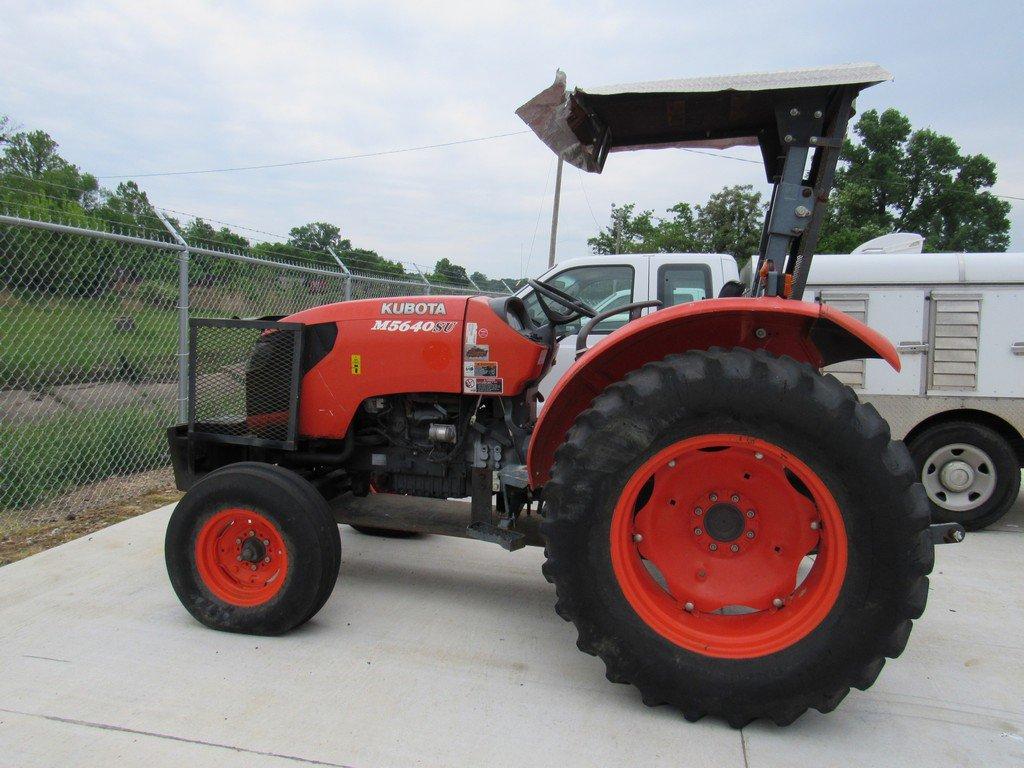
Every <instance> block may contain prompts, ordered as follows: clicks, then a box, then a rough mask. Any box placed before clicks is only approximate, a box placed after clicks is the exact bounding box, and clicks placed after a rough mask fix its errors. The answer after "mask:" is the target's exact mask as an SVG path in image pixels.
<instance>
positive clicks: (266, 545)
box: [263, 539, 270, 547]
mask: <svg viewBox="0 0 1024 768" xmlns="http://www.w3.org/2000/svg"><path fill="white" fill-rule="evenodd" d="M263 546H264V547H269V546H270V539H264V540H263Z"/></svg>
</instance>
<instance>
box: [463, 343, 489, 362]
mask: <svg viewBox="0 0 1024 768" xmlns="http://www.w3.org/2000/svg"><path fill="white" fill-rule="evenodd" d="M490 356H491V348H490V347H489V346H487V345H486V344H467V345H466V351H465V352H464V353H463V359H465V360H486V359H487V358H488V357H490Z"/></svg>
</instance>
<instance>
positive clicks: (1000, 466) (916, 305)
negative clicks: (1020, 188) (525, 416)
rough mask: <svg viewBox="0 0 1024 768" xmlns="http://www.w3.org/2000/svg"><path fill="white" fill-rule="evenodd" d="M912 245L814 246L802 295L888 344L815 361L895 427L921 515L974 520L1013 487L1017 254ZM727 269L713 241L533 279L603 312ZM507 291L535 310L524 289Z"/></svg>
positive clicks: (1023, 264) (571, 338)
mask: <svg viewBox="0 0 1024 768" xmlns="http://www.w3.org/2000/svg"><path fill="white" fill-rule="evenodd" d="M915 238H916V240H915ZM920 249H921V239H920V237H918V236H914V235H906V234H900V235H894V236H887V237H886V238H882V239H880V240H879V241H872V242H869V243H865V244H864V245H863V246H861V247H860V248H858V249H857V250H856V251H855V252H854V253H851V254H836V255H830V254H825V255H819V256H815V257H814V261H813V266H812V267H811V272H810V277H809V279H808V283H807V290H806V292H805V294H804V299H805V300H807V301H821V302H825V303H827V304H832V305H834V306H835V307H836V308H837V309H841V310H842V311H844V312H846V313H848V314H850V315H853V316H854V317H856V318H857V319H859V320H863V321H864V322H866V323H867V324H868V325H870V326H871V327H872V328H874V329H875V330H877V331H879V332H880V333H881V334H882V335H883V336H885V337H886V338H889V339H892V340H893V342H894V343H896V344H897V349H898V350H899V352H900V355H901V358H902V363H903V366H902V370H901V371H900V372H899V373H897V372H896V371H894V370H893V369H892V368H890V367H889V366H888V365H887V364H886V363H885V362H884V361H881V360H856V361H852V362H849V363H840V364H839V365H836V366H832V367H830V368H828V369H826V370H827V371H829V372H830V373H832V374H833V375H835V376H836V377H837V378H839V379H840V380H841V381H843V382H844V383H846V384H849V385H850V386H851V387H853V389H854V390H855V391H856V392H857V393H858V395H859V396H860V397H861V399H862V400H865V401H867V402H870V403H871V404H873V405H874V406H875V407H876V408H877V409H878V411H879V412H880V413H881V414H882V416H883V417H884V418H885V419H886V421H888V422H889V425H890V427H891V429H892V434H893V437H896V438H901V439H903V440H905V441H906V443H907V446H908V448H909V449H910V452H911V454H912V455H913V456H914V459H915V461H916V462H917V464H918V467H919V468H920V471H921V482H922V484H923V485H924V487H925V490H926V491H927V492H928V496H929V498H930V499H931V502H932V513H933V517H934V519H935V520H936V521H941V522H958V523H961V524H963V525H964V526H965V527H966V528H969V529H972V530H977V529H980V528H984V527H986V526H988V525H991V524H992V523H994V522H995V521H996V520H998V519H999V518H1000V517H1002V516H1003V515H1004V514H1005V513H1006V512H1007V510H1009V508H1010V507H1011V506H1012V504H1013V502H1014V501H1015V500H1016V498H1017V494H1018V492H1019V490H1020V481H1021V475H1020V468H1021V466H1024V324H1022V323H1021V321H1020V317H1021V313H1024V254H1020V253H970V254H964V253H921V252H920ZM739 277H740V276H739V273H738V270H737V268H736V262H735V260H734V259H733V258H732V256H729V255H726V254H697V253H684V254H666V253H658V254H622V255H608V256H604V255H602V256H593V255H592V256H586V257H582V258H575V259H568V260H565V261H563V262H561V263H559V264H557V265H556V266H555V267H553V268H552V269H550V270H548V272H546V273H545V274H544V275H542V276H541V278H540V279H541V280H543V281H544V282H547V283H550V284H552V285H554V286H556V287H557V288H560V289H562V290H563V291H566V292H567V293H569V294H572V295H574V296H578V297H579V298H581V299H583V300H584V301H586V302H587V303H588V304H589V305H590V306H591V307H593V308H594V309H596V310H597V311H598V312H604V311H606V310H608V309H612V308H614V307H616V306H624V305H626V304H632V303H636V302H645V301H660V302H661V303H662V307H668V306H673V305H675V304H681V303H684V302H688V301H699V300H702V299H706V298H712V297H715V296H718V294H719V292H720V291H721V290H722V288H723V286H725V284H726V283H728V282H729V281H735V280H739ZM748 284H749V277H748ZM519 295H520V296H521V297H522V298H523V299H524V300H525V302H526V306H527V309H528V311H529V312H530V314H531V315H532V316H533V317H534V320H535V321H537V322H542V321H543V316H542V311H541V309H540V307H539V306H538V304H537V300H536V298H534V297H533V296H532V291H530V289H528V288H526V289H523V290H521V291H520V292H519ZM640 311H642V312H644V313H646V312H652V311H656V310H655V309H654V308H647V309H643V310H640ZM626 320H627V315H626V314H625V313H623V314H622V315H618V316H614V317H610V318H608V319H606V320H604V321H602V322H600V323H599V324H598V325H596V326H595V327H594V328H593V329H591V331H590V333H589V335H588V336H587V338H586V339H585V346H586V347H588V348H589V347H592V346H594V345H595V344H599V343H601V341H602V340H603V339H605V338H607V336H608V334H610V333H611V332H613V331H614V330H615V329H616V328H619V327H621V326H622V325H624V324H625V322H626ZM567 331H568V333H567V334H566V335H565V337H564V338H563V339H562V340H561V342H560V343H559V346H558V353H557V360H556V363H555V365H554V366H553V367H552V369H551V371H550V373H548V375H547V377H546V378H545V380H544V381H543V382H542V383H541V394H542V395H543V396H545V397H546V396H547V395H548V393H549V392H550V391H551V390H552V388H553V387H554V385H555V383H556V382H557V381H558V379H559V378H561V377H562V375H563V374H564V373H565V372H566V371H567V370H568V369H569V367H570V366H571V365H572V363H573V361H574V359H575V357H576V352H577V334H578V333H579V331H580V328H579V324H578V323H577V324H576V325H575V326H572V327H569V328H568V329H567ZM541 407H543V404H541Z"/></svg>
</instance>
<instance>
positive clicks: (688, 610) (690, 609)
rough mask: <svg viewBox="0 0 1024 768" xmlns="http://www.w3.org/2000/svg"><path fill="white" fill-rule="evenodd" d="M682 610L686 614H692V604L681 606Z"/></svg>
mask: <svg viewBox="0 0 1024 768" xmlns="http://www.w3.org/2000/svg"><path fill="white" fill-rule="evenodd" d="M683 609H684V610H685V611H686V612H687V613H693V603H687V604H686V605H684V606H683Z"/></svg>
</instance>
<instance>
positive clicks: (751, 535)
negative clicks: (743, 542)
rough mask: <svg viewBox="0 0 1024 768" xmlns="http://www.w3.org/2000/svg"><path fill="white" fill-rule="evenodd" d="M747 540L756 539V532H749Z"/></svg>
mask: <svg viewBox="0 0 1024 768" xmlns="http://www.w3.org/2000/svg"><path fill="white" fill-rule="evenodd" d="M747 538H748V539H752V538H754V532H753V531H747Z"/></svg>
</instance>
